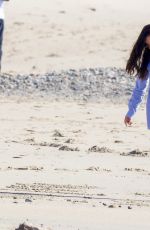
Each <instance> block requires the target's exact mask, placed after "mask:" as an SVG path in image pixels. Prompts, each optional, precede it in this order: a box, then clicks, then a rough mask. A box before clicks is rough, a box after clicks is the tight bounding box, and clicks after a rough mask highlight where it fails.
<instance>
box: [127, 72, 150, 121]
mask: <svg viewBox="0 0 150 230" xmlns="http://www.w3.org/2000/svg"><path fill="white" fill-rule="evenodd" d="M148 82H149V77H148V75H147V77H146V78H145V79H141V78H139V77H138V76H137V79H136V82H135V86H134V88H133V92H132V95H131V98H130V99H129V101H128V112H127V114H126V116H127V117H129V118H131V117H132V116H133V115H134V114H135V113H136V111H137V109H138V107H139V105H140V103H141V102H142V101H143V97H144V95H145V92H146V89H147V85H148Z"/></svg>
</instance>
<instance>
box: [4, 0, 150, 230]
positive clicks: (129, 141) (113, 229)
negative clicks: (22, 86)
mask: <svg viewBox="0 0 150 230" xmlns="http://www.w3.org/2000/svg"><path fill="white" fill-rule="evenodd" d="M5 5H6V7H5V8H6V21H5V28H6V30H5V40H4V57H3V72H7V73H8V72H14V73H21V74H23V73H27V74H28V73H31V72H33V73H45V72H48V71H52V70H60V69H69V68H76V69H78V68H88V67H90V68H92V67H101V66H104V67H108V66H115V67H124V66H125V63H126V60H127V58H128V55H129V51H130V49H131V47H132V45H133V43H134V41H135V39H136V38H137V35H138V34H139V32H140V31H141V29H142V27H143V26H144V25H145V24H148V23H149V9H150V1H149V0H144V1H141V0H139V1H138V2H137V1H135V0H133V1H129V0H126V1H124V2H123V1H119V0H114V1H111V0H107V1H106V0H103V1H100V0H92V1H90V0H80V1H79V0H63V1H61V0H55V1H54V0H53V1H52V0H42V1H41V0H26V1H20V0H11V1H10V2H9V3H5ZM112 84H113V83H112ZM0 105H1V112H0V127H1V128H0V137H1V138H0V157H1V161H0V208H1V209H0V230H11V229H12V230H14V229H15V228H17V227H18V226H19V224H20V223H23V222H24V221H26V222H27V223H32V224H33V225H35V226H37V225H38V226H45V227H50V228H51V229H52V230H60V229H61V230H120V229H122V230H135V229H136V230H141V229H142V230H149V229H150V144H149V143H150V136H149V131H148V130H147V129H146V113H145V107H142V108H141V109H140V110H139V111H138V113H137V115H136V116H135V118H134V126H133V127H126V126H125V125H124V123H123V120H124V115H125V113H126V112H127V105H126V104H125V103H124V102H122V104H113V103H109V102H107V103H105V102H104V101H103V103H94V102H93V103H86V102H75V101H72V102H71V101H70V102H65V101H59V100H58V101H52V100H48V98H47V99H44V98H43V99H42V98H41V99H39V98H37V99H34V100H32V99H29V98H26V99H25V98H24V99H23V98H19V97H16V98H15V97H14V98H9V99H8V98H5V97H1V99H0ZM132 151H133V152H132Z"/></svg>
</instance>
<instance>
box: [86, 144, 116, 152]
mask: <svg viewBox="0 0 150 230" xmlns="http://www.w3.org/2000/svg"><path fill="white" fill-rule="evenodd" d="M88 152H99V153H110V152H112V150H111V149H109V148H107V147H103V146H102V147H98V146H97V145H94V146H92V147H90V148H89V149H88Z"/></svg>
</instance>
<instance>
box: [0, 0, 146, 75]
mask: <svg viewBox="0 0 150 230" xmlns="http://www.w3.org/2000/svg"><path fill="white" fill-rule="evenodd" d="M149 6H150V3H149V0H144V4H143V1H141V0H139V1H138V4H137V1H136V0H133V1H129V0H126V1H125V2H122V1H119V0H114V1H110V0H93V1H90V0H81V1H79V0H76V1H74V0H43V1H41V0H26V1H20V0H13V1H10V2H9V3H6V4H5V8H6V21H5V29H6V31H5V42H4V58H3V71H4V72H8V71H9V72H18V73H33V72H34V73H37V72H38V73H39V72H40V73H45V72H49V71H51V70H60V69H68V68H76V69H78V68H88V67H90V68H91V67H99V66H104V67H107V66H116V67H124V66H125V63H126V60H127V58H128V55H129V51H130V49H131V47H132V45H133V43H134V41H135V39H136V38H137V35H138V34H139V32H140V31H141V28H142V27H143V26H144V25H145V24H148V22H149Z"/></svg>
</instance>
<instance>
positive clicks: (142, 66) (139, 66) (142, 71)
mask: <svg viewBox="0 0 150 230" xmlns="http://www.w3.org/2000/svg"><path fill="white" fill-rule="evenodd" d="M147 35H150V24H148V25H146V26H144V27H143V29H142V31H141V33H140V34H139V36H138V39H137V41H136V42H135V44H134V45H133V48H132V51H131V54H130V57H129V59H128V61H127V64H126V71H127V73H129V74H130V75H131V74H134V73H135V71H136V74H138V76H139V78H142V79H144V78H145V77H146V75H147V73H148V70H147V65H148V62H149V61H150V48H149V47H148V46H147V44H146V43H145V39H146V36H147Z"/></svg>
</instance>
